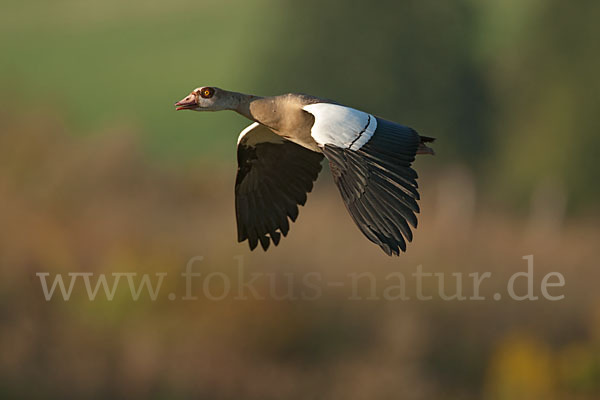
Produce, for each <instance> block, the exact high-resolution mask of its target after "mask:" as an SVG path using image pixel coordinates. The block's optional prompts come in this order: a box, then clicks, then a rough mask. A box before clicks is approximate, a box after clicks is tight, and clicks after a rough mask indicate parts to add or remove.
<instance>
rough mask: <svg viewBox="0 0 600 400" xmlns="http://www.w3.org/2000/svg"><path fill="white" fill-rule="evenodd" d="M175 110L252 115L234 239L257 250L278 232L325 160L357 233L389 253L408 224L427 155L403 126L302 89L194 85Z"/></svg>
mask: <svg viewBox="0 0 600 400" xmlns="http://www.w3.org/2000/svg"><path fill="white" fill-rule="evenodd" d="M175 105H176V107H177V109H178V110H180V109H191V110H196V111H219V110H233V111H236V112H238V113H239V114H241V115H243V116H245V117H246V118H248V119H250V120H252V121H254V122H253V123H252V124H251V125H250V126H248V127H247V128H246V129H244V130H243V131H242V133H241V134H240V135H239V137H238V157H237V158H238V173H237V177H236V185H235V188H236V217H237V223H238V241H240V242H241V241H244V240H248V242H249V245H250V248H251V249H254V248H255V247H256V246H257V245H258V243H259V242H260V244H261V246H262V247H263V249H264V250H266V249H267V248H268V247H269V244H270V242H273V243H274V244H275V245H277V244H279V241H280V239H281V235H284V236H285V235H287V233H288V231H289V221H288V219H290V220H291V221H292V222H293V221H295V220H296V218H297V216H298V205H304V204H305V202H306V196H307V193H309V192H310V191H311V190H312V187H313V182H314V181H315V180H316V178H317V176H318V174H319V172H320V170H321V161H322V159H323V157H325V158H327V160H328V161H329V165H330V168H331V171H332V175H333V177H334V181H335V183H336V185H337V186H338V189H339V191H340V194H341V196H342V199H343V200H344V203H345V205H346V208H347V209H348V212H349V213H350V215H351V217H352V218H353V220H354V222H355V223H356V225H357V226H358V227H359V229H360V230H361V232H362V233H363V234H364V235H365V236H366V237H367V238H368V239H369V240H371V241H372V242H374V243H376V244H378V245H379V246H380V247H381V248H382V249H383V250H384V251H385V253H386V254H388V255H392V254H395V255H399V250H402V251H405V250H406V241H409V242H410V241H411V240H412V231H411V228H410V226H409V224H410V225H411V226H412V227H413V228H416V226H417V218H416V216H415V214H416V213H418V212H419V207H418V204H417V200H419V193H418V191H417V187H418V186H417V182H416V179H417V173H416V172H415V171H414V170H413V169H412V168H411V163H412V162H413V161H414V158H415V156H416V154H433V151H432V150H431V149H430V148H429V147H427V145H426V144H425V143H427V142H431V141H433V140H434V139H432V138H428V137H422V136H419V135H418V134H417V132H416V131H414V130H413V129H411V128H409V127H406V126H403V125H400V124H396V123H394V122H391V121H387V120H384V119H381V118H378V117H375V116H374V115H371V114H369V113H366V112H363V111H359V110H356V109H353V108H350V107H346V106H343V105H340V104H337V103H335V102H333V101H329V100H325V99H320V98H318V97H314V96H309V95H304V94H294V93H290V94H286V95H281V96H272V97H259V96H253V95H245V94H242V93H236V92H229V91H226V90H223V89H219V88H214V87H201V88H198V89H195V90H194V91H193V92H192V93H191V94H190V95H188V96H187V97H186V98H184V99H183V100H181V101H179V102H177V103H176V104H175Z"/></svg>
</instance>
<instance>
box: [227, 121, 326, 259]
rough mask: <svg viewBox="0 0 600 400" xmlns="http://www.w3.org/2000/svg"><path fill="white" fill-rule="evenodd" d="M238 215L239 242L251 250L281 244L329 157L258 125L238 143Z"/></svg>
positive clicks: (246, 132) (241, 137)
mask: <svg viewBox="0 0 600 400" xmlns="http://www.w3.org/2000/svg"><path fill="white" fill-rule="evenodd" d="M237 158H238V172H237V177H236V182H235V211H236V218H237V227H238V241H240V242H242V241H244V240H248V243H249V245H250V249H252V250H253V249H254V248H256V246H257V245H258V242H260V244H261V246H262V247H263V249H265V250H266V249H267V248H268V247H269V244H270V241H273V243H274V244H275V245H277V244H278V243H279V240H280V238H281V236H280V235H281V234H283V236H285V235H287V233H288V231H289V222H288V218H289V219H291V220H292V222H293V221H295V220H296V218H297V217H298V205H304V204H305V203H306V195H307V193H309V192H310V191H311V190H312V187H313V182H314V181H315V179H317V176H318V174H319V172H320V171H321V160H322V159H323V155H322V154H320V153H316V152H313V151H311V150H308V149H306V148H304V147H302V146H299V145H297V144H295V143H292V142H290V141H288V140H285V139H283V138H282V137H280V136H278V135H276V134H275V133H273V132H272V131H271V130H270V129H268V128H267V127H265V126H264V125H261V124H258V123H254V124H252V125H250V126H249V127H248V128H246V129H245V130H244V131H243V132H242V133H241V134H240V137H239V139H238V148H237Z"/></svg>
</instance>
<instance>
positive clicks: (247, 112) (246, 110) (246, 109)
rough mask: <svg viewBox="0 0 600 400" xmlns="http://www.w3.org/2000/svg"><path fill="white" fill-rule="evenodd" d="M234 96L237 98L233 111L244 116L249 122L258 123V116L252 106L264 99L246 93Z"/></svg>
mask: <svg viewBox="0 0 600 400" xmlns="http://www.w3.org/2000/svg"><path fill="white" fill-rule="evenodd" d="M233 94H234V96H233V97H234V98H235V100H236V101H235V104H234V105H233V107H232V110H233V111H235V112H237V113H238V114H241V115H243V116H244V117H246V118H248V119H249V120H252V121H255V122H257V121H258V119H257V115H256V113H255V112H254V113H253V110H252V109H253V107H252V104H253V103H254V102H255V101H257V100H260V99H262V97H259V96H254V95H251V94H244V93H233Z"/></svg>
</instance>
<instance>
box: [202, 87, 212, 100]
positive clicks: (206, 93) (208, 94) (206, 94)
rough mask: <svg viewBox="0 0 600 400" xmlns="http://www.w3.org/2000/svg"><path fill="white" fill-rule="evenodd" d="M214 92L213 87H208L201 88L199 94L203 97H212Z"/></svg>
mask: <svg viewBox="0 0 600 400" xmlns="http://www.w3.org/2000/svg"><path fill="white" fill-rule="evenodd" d="M214 94H215V89H213V88H210V87H205V88H202V90H201V91H200V96H201V97H202V98H203V99H210V98H211V97H213V95H214Z"/></svg>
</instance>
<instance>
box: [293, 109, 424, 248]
mask: <svg viewBox="0 0 600 400" xmlns="http://www.w3.org/2000/svg"><path fill="white" fill-rule="evenodd" d="M304 110H306V111H308V112H310V113H311V114H313V116H314V117H315V123H314V125H313V127H312V129H311V135H312V136H313V138H314V139H315V140H316V141H317V142H318V143H319V145H321V146H322V148H323V154H325V157H327V159H328V160H329V165H330V168H331V172H332V175H333V178H334V180H335V183H336V184H337V186H338V189H339V191H340V194H341V195H342V198H343V200H344V203H345V204H346V208H347V209H348V212H349V213H350V215H351V216H352V219H353V220H354V222H355V223H356V225H357V226H358V228H359V229H360V230H361V232H362V233H363V234H364V235H365V236H366V237H367V238H368V239H369V240H370V241H372V242H373V243H376V244H377V245H379V246H380V247H381V248H382V249H383V251H385V253H386V254H388V255H392V254H396V255H399V250H402V251H406V241H409V242H410V241H411V240H412V237H413V236H412V231H411V228H410V226H409V224H410V225H412V227H413V228H416V227H417V217H416V215H415V214H416V213H418V212H419V206H418V204H417V200H418V199H419V193H418V192H417V187H418V186H417V181H416V179H417V173H416V172H415V171H414V170H413V169H412V168H411V167H410V165H411V163H412V162H413V161H414V159H415V155H416V153H417V149H418V148H419V143H420V142H421V138H420V137H419V135H418V134H417V132H415V131H414V130H413V129H411V128H408V127H406V126H403V125H399V124H395V123H393V122H390V121H386V120H383V119H380V118H377V117H374V116H373V115H370V114H367V113H364V112H362V111H358V110H354V109H352V108H349V107H344V106H340V105H336V104H327V103H317V104H311V105H308V106H305V107H304Z"/></svg>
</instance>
